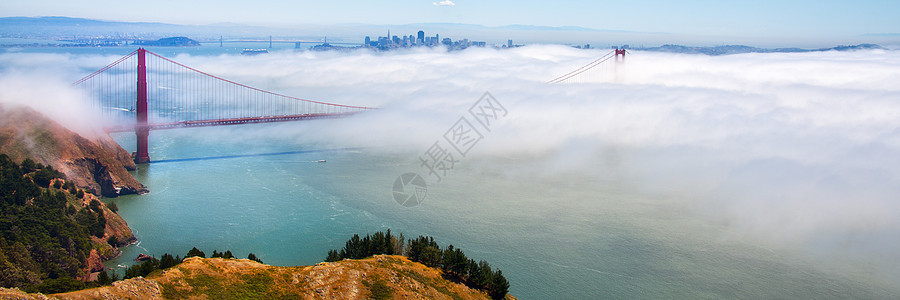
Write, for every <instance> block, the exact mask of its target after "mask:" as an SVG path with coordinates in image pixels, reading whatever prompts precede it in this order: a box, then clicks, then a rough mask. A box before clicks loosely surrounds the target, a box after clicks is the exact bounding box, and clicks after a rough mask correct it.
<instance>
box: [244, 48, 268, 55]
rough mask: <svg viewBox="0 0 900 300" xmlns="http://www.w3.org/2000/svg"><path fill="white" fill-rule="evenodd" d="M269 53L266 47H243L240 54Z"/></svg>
mask: <svg viewBox="0 0 900 300" xmlns="http://www.w3.org/2000/svg"><path fill="white" fill-rule="evenodd" d="M265 53H269V50H266V49H244V50H243V51H241V55H260V54H265Z"/></svg>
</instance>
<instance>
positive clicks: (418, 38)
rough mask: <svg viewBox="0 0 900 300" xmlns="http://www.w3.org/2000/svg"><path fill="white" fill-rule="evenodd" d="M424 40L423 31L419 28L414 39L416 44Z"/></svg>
mask: <svg viewBox="0 0 900 300" xmlns="http://www.w3.org/2000/svg"><path fill="white" fill-rule="evenodd" d="M424 42H425V31H422V30H419V35H418V36H417V39H416V44H421V43H424Z"/></svg>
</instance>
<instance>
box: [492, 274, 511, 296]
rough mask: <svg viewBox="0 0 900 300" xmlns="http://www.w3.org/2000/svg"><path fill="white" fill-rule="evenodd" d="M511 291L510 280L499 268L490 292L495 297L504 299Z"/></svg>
mask: <svg viewBox="0 0 900 300" xmlns="http://www.w3.org/2000/svg"><path fill="white" fill-rule="evenodd" d="M507 293H509V281H507V280H506V277H503V272H502V271H500V270H497V272H496V273H494V277H493V279H492V281H491V285H490V291H489V294H490V295H491V298H493V299H503V298H504V297H506V294H507Z"/></svg>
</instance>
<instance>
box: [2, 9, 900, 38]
mask: <svg viewBox="0 0 900 300" xmlns="http://www.w3.org/2000/svg"><path fill="white" fill-rule="evenodd" d="M439 1H447V0H401V1H348V0H331V1H285V0H281V1H279V0H217V1H212V0H191V1H185V0H178V1H174V0H156V1H143V2H144V3H147V5H140V6H139V5H136V3H138V2H131V1H102V0H80V1H71V0H30V1H2V3H0V16H4V17H8V16H69V17H84V18H95V19H103V20H115V21H150V22H166V23H176V24H211V23H219V22H234V23H244V24H252V25H289V24H338V23H367V24H407V23H425V22H450V23H468V24H480V25H487V26H501V25H510V24H524V25H545V26H581V27H588V28H594V29H609V30H627V31H639V32H667V33H675V34H690V35H713V36H750V37H765V36H775V37H792V36H798V37H809V36H813V37H828V36H830V37H834V36H858V35H863V34H883V33H900V17H898V16H900V1H897V0H858V1H835V0H757V1H728V0H683V1H663V0H628V1H624V0H621V1H534V0H518V1H513V0H488V1H485V0H478V1H474V0H449V1H451V2H449V3H447V2H444V4H450V3H452V4H453V5H438V4H439V3H438V2H439Z"/></svg>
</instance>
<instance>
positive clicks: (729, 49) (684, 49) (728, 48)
mask: <svg viewBox="0 0 900 300" xmlns="http://www.w3.org/2000/svg"><path fill="white" fill-rule="evenodd" d="M869 49H884V48H883V47H881V46H879V45H875V44H859V45H852V46H843V45H842V46H836V47H831V48H817V49H801V48H757V47H750V46H744V45H725V46H715V47H690V46H681V45H662V46H659V47H650V48H635V49H634V50H642V51H655V52H670V53H684V54H706V55H728V54H741V53H798V52H819V51H832V50H835V51H851V50H869Z"/></svg>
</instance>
